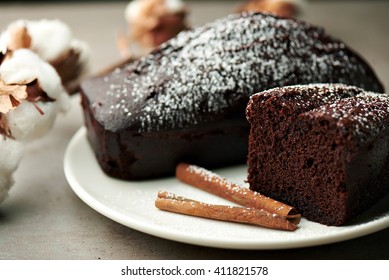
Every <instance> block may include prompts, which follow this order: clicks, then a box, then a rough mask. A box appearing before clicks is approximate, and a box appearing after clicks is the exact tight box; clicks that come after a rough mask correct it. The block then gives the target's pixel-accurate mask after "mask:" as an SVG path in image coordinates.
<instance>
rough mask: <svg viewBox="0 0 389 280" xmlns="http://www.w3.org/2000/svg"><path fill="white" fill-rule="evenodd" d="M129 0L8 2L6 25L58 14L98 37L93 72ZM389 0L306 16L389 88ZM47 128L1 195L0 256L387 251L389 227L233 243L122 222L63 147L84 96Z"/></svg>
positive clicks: (212, 9) (227, 6) (198, 15)
mask: <svg viewBox="0 0 389 280" xmlns="http://www.w3.org/2000/svg"><path fill="white" fill-rule="evenodd" d="M188 3H189V5H190V8H191V21H192V23H193V24H194V25H199V24H203V23H206V22H209V21H212V20H214V19H217V18H220V17H223V16H225V15H227V14H229V13H231V11H233V9H234V7H236V5H237V2H236V1H235V2H234V1H188ZM126 4H127V3H126V2H101V1H99V2H83V3H77V2H69V3H65V2H64V3H53V4H50V3H33V2H29V3H27V4H23V3H22V2H9V3H8V4H7V3H5V2H1V3H0V28H1V29H3V28H5V27H6V26H7V24H8V23H10V22H11V21H14V20H17V19H21V18H25V19H41V18H58V19H61V20H63V21H64V22H66V23H67V24H68V25H69V26H70V27H71V29H72V30H73V33H74V34H75V36H76V37H78V38H80V39H83V40H85V41H87V42H88V43H89V45H90V46H91V60H92V61H91V64H92V67H91V69H92V72H93V71H95V72H98V71H99V70H100V69H103V68H104V67H107V66H109V65H111V64H112V63H115V62H116V61H118V60H119V59H120V55H119V53H118V51H117V49H116V44H115V38H116V34H117V33H118V32H119V31H120V30H121V31H123V30H125V28H126V26H125V22H124V15H123V13H124V8H125V6H126ZM388 11H389V2H388V1H314V2H309V1H307V3H306V6H305V9H304V12H303V14H302V15H301V18H302V19H305V20H307V21H310V22H312V23H315V24H318V25H321V26H323V27H325V28H326V29H327V31H328V32H329V33H330V34H332V35H334V36H336V37H338V38H340V39H342V40H343V41H345V42H346V43H347V44H348V45H350V46H352V47H353V48H354V49H355V50H356V51H357V52H359V53H360V54H362V55H363V56H364V57H365V58H366V59H367V60H368V61H369V62H370V63H371V65H372V66H373V67H374V68H375V70H376V72H377V74H378V76H379V77H380V79H381V80H382V81H383V83H384V85H385V87H386V88H389V55H388V50H389V36H388V30H387V29H388V26H389V17H388V16H387V13H388ZM72 99H73V100H72V105H73V106H72V109H71V111H70V112H68V113H67V114H65V115H61V116H59V118H58V119H57V122H56V124H55V126H54V129H53V130H52V131H51V133H50V134H49V135H47V136H46V137H44V138H42V139H40V140H39V141H36V142H34V143H32V144H30V145H28V147H27V148H26V151H25V154H24V157H23V159H22V162H21V164H20V165H19V168H18V169H17V171H16V173H15V180H16V184H15V185H14V186H13V188H12V189H11V192H10V194H9V197H8V198H7V199H6V201H5V202H4V203H3V204H1V205H0V259H3V260H4V259H22V260H23V259H44V260H46V259H48V260H50V259H75V260H85V259H92V260H93V259H389V238H388V237H389V229H385V230H382V231H379V232H377V233H374V234H370V235H367V236H364V237H360V238H356V239H352V240H348V241H344V242H339V243H334V244H329V245H322V246H316V247H308V248H300V249H288V250H248V251H243V250H229V249H215V248H208V247H201V246H194V245H189V244H183V243H179V242H175V241H169V240H165V239H161V238H158V237H154V236H151V235H148V234H145V233H142V232H139V231H136V230H133V229H131V228H128V227H125V226H123V225H121V224H118V223H116V222H114V221H112V220H110V219H108V218H106V217H105V216H103V215H101V214H99V213H97V212H96V211H95V210H93V209H92V208H90V207H89V206H87V205H86V204H85V203H84V202H82V201H81V200H80V199H79V198H78V196H77V195H76V194H75V193H74V192H73V191H72V189H71V188H70V187H69V184H68V182H67V180H66V178H65V175H64V171H63V158H64V152H65V149H66V147H67V145H68V143H69V141H70V139H71V138H72V136H73V135H74V133H75V132H76V131H77V130H78V129H79V128H80V127H81V126H82V125H83V118H82V113H81V108H80V105H79V97H78V96H74V97H72Z"/></svg>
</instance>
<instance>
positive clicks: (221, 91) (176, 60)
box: [81, 13, 383, 179]
mask: <svg viewBox="0 0 389 280" xmlns="http://www.w3.org/2000/svg"><path fill="white" fill-rule="evenodd" d="M313 82H342V83H347V84H352V85H356V86H359V87H362V88H365V89H368V90H373V91H378V92H382V91H383V87H382V85H381V84H380V82H379V81H378V79H377V77H376V76H375V74H374V72H373V70H372V69H371V68H370V67H369V66H368V64H367V63H366V62H365V61H364V60H363V59H362V58H360V57H359V56H358V55H356V54H355V53H354V52H352V51H351V50H350V49H349V48H347V47H346V46H345V45H344V44H343V43H342V42H340V41H338V40H336V39H334V38H332V37H330V36H329V35H327V34H326V33H325V32H324V30H323V29H321V28H318V27H315V26H312V25H310V24H308V23H305V22H302V21H298V20H294V19H284V18H278V17H276V16H272V15H267V14H255V13H244V14H236V15H231V16H228V17H227V18H224V19H221V20H218V21H215V22H214V23H210V24H207V25H205V26H202V27H198V28H195V29H193V30H190V31H187V32H181V33H180V34H179V35H178V36H177V37H176V38H174V39H172V40H170V41H168V42H166V43H165V44H163V45H161V46H160V47H159V48H158V49H157V50H155V51H154V52H152V53H151V54H150V55H148V56H146V57H144V58H142V59H140V60H138V61H135V62H132V63H129V64H126V65H124V66H123V67H119V68H117V69H115V70H113V71H112V72H110V73H108V74H106V75H103V76H99V77H95V78H90V79H88V80H86V81H84V82H83V84H82V92H81V95H82V106H83V109H84V112H85V123H86V127H87V128H88V138H89V140H90V143H91V144H92V147H93V149H94V152H95V154H96V156H97V159H98V161H99V163H100V165H101V167H102V168H103V170H104V171H105V172H106V173H107V174H109V175H111V176H114V177H118V178H122V179H142V178H150V177H155V176H161V175H167V174H171V175H172V174H174V170H175V166H176V165H177V163H178V162H181V161H186V162H190V163H193V164H197V165H201V166H204V167H206V168H214V167H217V166H218V167H219V166H222V165H229V164H232V163H237V162H242V163H243V162H245V161H246V158H247V142H248V133H249V127H248V124H247V121H246V119H245V117H244V110H245V108H246V105H247V102H248V100H249V97H250V96H251V95H252V94H253V93H255V92H259V91H262V90H265V89H269V88H273V87H276V86H284V85H292V84H306V83H313Z"/></svg>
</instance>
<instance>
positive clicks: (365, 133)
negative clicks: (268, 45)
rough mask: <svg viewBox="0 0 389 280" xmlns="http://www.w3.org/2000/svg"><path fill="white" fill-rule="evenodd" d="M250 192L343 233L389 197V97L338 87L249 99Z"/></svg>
mask: <svg viewBox="0 0 389 280" xmlns="http://www.w3.org/2000/svg"><path fill="white" fill-rule="evenodd" d="M246 114H247V119H248V120H249V122H250V124H251V132H250V140H249V141H250V142H249V156H248V182H249V184H250V189H252V190H255V191H258V192H260V193H261V194H264V195H267V196H270V197H272V198H274V199H277V200H280V201H282V202H285V203H287V204H290V205H293V206H294V207H295V208H296V209H297V210H298V211H300V212H301V214H302V215H303V216H304V217H306V218H307V219H309V220H312V221H315V222H319V223H322V224H326V225H334V226H338V225H342V224H344V223H346V222H348V221H349V220H350V219H352V218H353V217H355V216H357V215H358V214H360V213H361V212H363V211H365V210H366V209H368V208H369V207H370V206H372V204H374V203H375V202H376V201H377V200H378V199H379V198H381V197H382V196H383V195H384V194H385V193H387V192H389V96H388V95H386V94H375V93H371V92H366V91H364V90H362V89H360V88H357V87H353V86H346V85H341V84H331V85H330V84H316V85H302V86H288V87H282V88H275V89H271V90H268V91H265V92H262V93H258V94H255V95H253V96H252V97H251V99H250V101H249V104H248V106H247V110H246Z"/></svg>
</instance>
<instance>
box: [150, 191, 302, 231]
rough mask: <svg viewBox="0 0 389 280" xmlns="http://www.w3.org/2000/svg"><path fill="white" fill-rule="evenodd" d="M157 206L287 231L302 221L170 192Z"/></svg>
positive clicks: (164, 194)
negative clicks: (210, 202)
mask: <svg viewBox="0 0 389 280" xmlns="http://www.w3.org/2000/svg"><path fill="white" fill-rule="evenodd" d="M155 206H156V207H157V208H159V209H161V210H164V211H169V212H174V213H179V214H185V215H190V216H196V217H202V218H207V219H213V220H221V221H228V222H237V223H245V224H251V225H257V226H262V227H267V228H271V229H278V230H286V231H294V230H296V229H297V224H298V223H299V220H300V219H299V218H296V217H294V216H279V215H277V214H273V213H269V212H267V211H265V210H261V209H254V208H245V207H240V206H226V205H214V204H208V203H203V202H199V201H196V200H192V199H187V198H185V197H182V196H178V195H175V194H172V193H168V192H159V193H158V198H157V199H156V200H155Z"/></svg>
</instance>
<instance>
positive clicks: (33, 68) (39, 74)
mask: <svg viewBox="0 0 389 280" xmlns="http://www.w3.org/2000/svg"><path fill="white" fill-rule="evenodd" d="M0 76H1V79H2V80H3V81H4V82H5V83H6V84H22V83H26V82H31V81H33V80H35V79H38V81H39V85H40V86H41V88H42V89H43V90H44V91H45V92H46V93H47V95H48V96H50V97H51V98H54V99H56V98H57V97H58V96H59V95H60V94H62V93H64V94H65V93H66V92H65V90H64V89H63V87H62V84H61V79H60V77H59V76H58V74H57V72H56V71H55V69H54V68H53V67H52V66H51V65H50V64H48V63H45V62H44V61H42V59H41V58H40V57H39V56H38V55H37V54H35V53H33V52H32V51H30V50H28V49H19V50H16V51H14V52H13V54H12V57H11V58H9V59H6V60H5V61H3V63H2V64H1V66H0Z"/></svg>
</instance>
